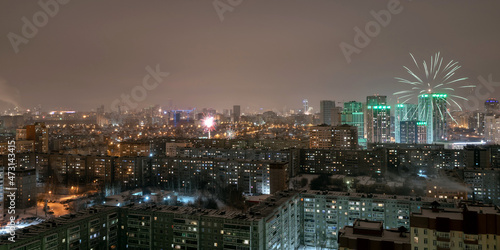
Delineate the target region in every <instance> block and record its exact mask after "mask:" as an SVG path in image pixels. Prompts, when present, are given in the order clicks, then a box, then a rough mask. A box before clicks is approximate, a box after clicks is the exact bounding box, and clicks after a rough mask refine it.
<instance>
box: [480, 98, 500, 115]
mask: <svg viewBox="0 0 500 250" xmlns="http://www.w3.org/2000/svg"><path fill="white" fill-rule="evenodd" d="M499 108H500V103H499V102H498V101H497V99H495V98H490V99H488V100H486V101H485V102H484V109H485V110H486V115H491V114H496V113H498V110H499Z"/></svg>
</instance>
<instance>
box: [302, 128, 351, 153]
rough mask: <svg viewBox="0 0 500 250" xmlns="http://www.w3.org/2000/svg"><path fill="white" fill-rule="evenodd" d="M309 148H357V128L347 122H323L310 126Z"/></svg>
mask: <svg viewBox="0 0 500 250" xmlns="http://www.w3.org/2000/svg"><path fill="white" fill-rule="evenodd" d="M309 131H310V136H309V148H316V149H328V148H335V149H357V148H358V129H357V127H355V126H350V125H347V124H344V125H340V126H328V125H325V124H322V125H318V126H312V127H311V128H310V130H309Z"/></svg>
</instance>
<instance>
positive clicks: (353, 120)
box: [341, 101, 366, 148]
mask: <svg viewBox="0 0 500 250" xmlns="http://www.w3.org/2000/svg"><path fill="white" fill-rule="evenodd" d="M341 120H342V124H347V125H351V126H356V127H357V128H358V145H359V146H360V147H363V148H365V147H366V138H365V117H364V113H363V103H361V102H355V101H351V102H346V103H344V109H343V110H342V114H341Z"/></svg>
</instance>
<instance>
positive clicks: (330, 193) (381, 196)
mask: <svg viewBox="0 0 500 250" xmlns="http://www.w3.org/2000/svg"><path fill="white" fill-rule="evenodd" d="M301 192H302V194H303V195H304V194H305V195H308V194H310V195H325V196H346V197H354V198H371V199H384V200H386V199H393V200H407V201H422V202H428V203H431V202H433V201H436V200H438V201H439V202H441V203H443V204H445V203H451V204H455V203H456V202H457V200H454V199H436V198H432V197H413V196H405V195H388V194H366V193H350V192H337V191H320V190H302V191H301Z"/></svg>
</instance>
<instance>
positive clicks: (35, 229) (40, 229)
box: [0, 206, 118, 245]
mask: <svg viewBox="0 0 500 250" xmlns="http://www.w3.org/2000/svg"><path fill="white" fill-rule="evenodd" d="M113 210H115V211H116V212H117V211H118V208H117V207H105V206H96V207H93V208H90V209H87V210H83V211H81V212H78V213H72V214H66V215H63V216H60V217H57V218H54V219H51V220H48V221H45V222H42V223H40V224H37V225H33V226H29V227H26V228H21V229H17V230H16V242H17V241H21V240H24V239H29V238H31V237H33V236H36V235H39V234H43V233H45V232H47V231H50V230H52V229H54V228H57V227H62V226H65V225H68V224H72V223H75V222H77V221H80V220H85V219H87V218H89V217H92V216H95V215H96V214H98V213H103V212H113ZM7 242H9V243H11V242H10V241H7V235H5V236H4V237H2V238H0V245H2V244H6V243H7Z"/></svg>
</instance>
